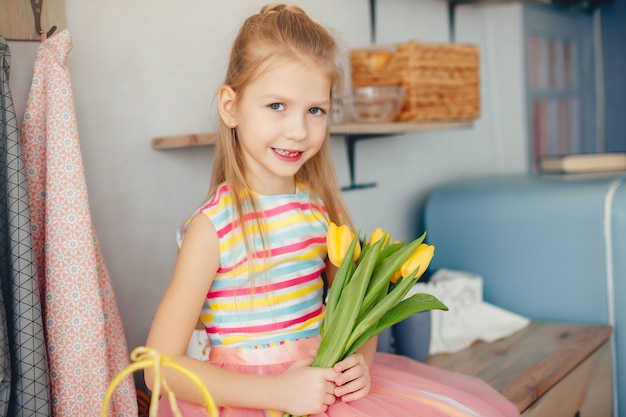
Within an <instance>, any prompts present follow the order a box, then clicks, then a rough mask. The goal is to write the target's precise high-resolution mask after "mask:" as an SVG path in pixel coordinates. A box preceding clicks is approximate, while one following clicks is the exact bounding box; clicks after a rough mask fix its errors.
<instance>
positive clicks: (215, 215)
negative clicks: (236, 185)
mask: <svg viewBox="0 0 626 417" xmlns="http://www.w3.org/2000/svg"><path fill="white" fill-rule="evenodd" d="M231 201H232V196H231V191H230V188H229V187H228V185H226V184H222V185H220V186H219V187H218V188H217V189H216V190H215V192H214V193H213V194H212V195H210V196H209V198H208V200H207V201H206V202H205V203H204V204H202V205H201V206H200V207H199V208H198V209H196V210H195V211H194V212H193V213H192V214H191V216H189V217H188V218H187V220H186V221H185V223H183V224H182V225H181V226H180V227H179V228H178V230H177V232H176V240H177V242H178V245H179V246H180V245H181V244H182V241H183V238H184V236H185V234H186V232H187V229H188V228H189V224H190V223H191V220H192V219H193V218H194V217H196V216H198V215H201V216H205V217H207V218H208V219H209V220H210V221H211V223H212V224H213V227H214V228H215V229H216V230H218V229H220V228H221V227H222V226H223V224H225V223H228V222H231V221H232V205H231Z"/></svg>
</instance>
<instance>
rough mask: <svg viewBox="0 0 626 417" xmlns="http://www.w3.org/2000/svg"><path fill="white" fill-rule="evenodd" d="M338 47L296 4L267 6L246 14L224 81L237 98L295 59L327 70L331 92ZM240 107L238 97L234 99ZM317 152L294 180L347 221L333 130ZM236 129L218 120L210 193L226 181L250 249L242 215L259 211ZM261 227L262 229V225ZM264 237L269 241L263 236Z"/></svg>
mask: <svg viewBox="0 0 626 417" xmlns="http://www.w3.org/2000/svg"><path fill="white" fill-rule="evenodd" d="M338 53H339V48H338V45H337V42H336V41H335V39H334V38H333V36H332V35H331V34H330V33H329V32H328V31H327V30H326V29H325V28H323V27H322V26H321V25H319V24H318V23H316V22H314V21H313V20H312V19H311V18H310V17H309V16H308V15H307V14H306V13H305V12H304V11H303V10H302V9H301V8H299V7H297V6H292V5H284V4H272V5H267V6H264V7H263V8H262V9H261V11H260V12H259V13H258V14H255V15H252V16H250V17H248V18H247V19H246V20H245V22H244V23H243V25H242V27H241V29H240V30H239V33H238V34H237V37H236V39H235V41H234V43H233V46H232V50H231V54H230V61H229V64H228V69H227V73H226V77H225V80H224V84H225V85H227V86H229V87H230V88H232V89H233V91H235V93H237V94H236V98H235V100H238V99H239V98H240V97H241V96H242V95H243V94H245V89H246V87H247V86H248V85H249V84H250V82H252V81H254V80H255V78H256V77H258V76H259V75H260V74H259V68H264V67H267V65H268V64H270V63H271V62H273V61H275V60H277V59H288V60H296V61H299V62H302V63H305V64H306V65H307V66H316V67H318V68H320V69H321V70H323V71H325V72H326V74H327V75H328V77H329V79H330V80H331V86H332V87H331V92H330V93H331V96H332V94H333V93H334V92H335V91H339V89H340V88H341V82H342V76H343V71H342V69H341V67H340V65H339V64H338ZM234 105H235V106H236V101H235V103H234ZM326 135H327V136H326V140H325V141H324V144H323V145H322V147H321V149H320V150H319V152H318V153H317V154H316V155H315V156H313V157H312V158H311V159H310V160H308V161H307V162H306V163H305V164H304V165H303V166H302V167H301V169H300V170H299V172H298V173H297V174H296V181H297V182H299V183H302V184H304V185H306V186H307V188H308V190H310V192H312V193H313V194H314V195H317V196H319V198H321V200H322V202H323V203H324V204H325V206H326V208H327V210H328V214H329V219H330V220H331V221H333V222H335V223H337V224H349V225H351V226H352V221H351V219H350V217H349V215H348V212H347V210H346V207H345V204H344V202H343V199H342V196H341V192H340V190H339V187H338V184H337V179H336V177H335V171H334V167H333V163H332V155H331V150H330V143H329V142H330V132H329V131H327V133H326ZM239 146H240V145H239V142H238V140H237V132H236V130H235V129H234V128H229V127H228V126H227V125H226V124H225V123H224V121H223V120H220V126H219V138H218V140H217V143H216V148H215V157H214V163H213V172H212V175H211V185H210V189H209V194H210V195H212V194H213V193H214V192H215V191H216V190H217V188H218V187H219V186H220V185H221V184H223V183H226V184H227V185H228V186H229V187H230V189H231V194H232V196H233V204H234V206H235V209H236V212H237V215H238V217H239V219H240V227H241V231H242V233H243V236H244V242H245V243H246V249H247V250H248V253H250V251H249V247H248V239H247V236H246V231H245V229H246V227H245V225H244V223H243V219H244V214H245V213H247V212H250V211H258V210H257V206H258V205H257V204H256V203H255V201H254V196H253V195H252V194H251V193H248V192H247V191H246V190H247V189H248V188H249V187H248V183H247V181H246V167H245V165H244V162H243V159H242V157H241V152H240V147H239ZM258 226H259V230H261V231H262V230H263V227H262V225H261V224H260V223H259V224H258ZM263 241H265V239H263Z"/></svg>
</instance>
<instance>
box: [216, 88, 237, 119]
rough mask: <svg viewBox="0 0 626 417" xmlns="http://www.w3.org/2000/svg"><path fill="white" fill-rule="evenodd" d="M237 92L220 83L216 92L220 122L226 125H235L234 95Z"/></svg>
mask: <svg viewBox="0 0 626 417" xmlns="http://www.w3.org/2000/svg"><path fill="white" fill-rule="evenodd" d="M236 96H237V93H235V91H234V90H233V89H232V88H230V86H228V85H222V86H221V87H220V89H219V91H218V92H217V101H218V109H219V112H220V117H221V119H222V122H224V124H225V125H226V126H228V127H236V126H237V115H236V113H235V97H236Z"/></svg>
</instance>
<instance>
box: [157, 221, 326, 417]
mask: <svg viewBox="0 0 626 417" xmlns="http://www.w3.org/2000/svg"><path fill="white" fill-rule="evenodd" d="M218 267H219V241H218V238H217V233H216V231H215V228H214V227H213V225H212V223H211V222H210V220H209V219H208V218H207V217H206V216H204V215H202V214H199V215H196V216H195V217H194V218H193V219H192V220H191V223H190V224H189V228H188V230H187V232H186V234H185V239H184V242H183V244H182V246H181V248H180V251H179V254H178V259H177V261H176V266H175V268H174V273H173V275H172V279H171V281H170V283H169V286H168V287H167V289H166V291H165V294H164V296H163V298H162V300H161V303H160V304H159V306H158V308H157V311H156V314H155V316H154V319H153V322H152V326H151V328H150V332H149V334H148V339H147V343H146V344H147V345H148V346H150V347H153V348H154V349H156V350H157V351H158V352H159V353H161V354H164V355H169V356H170V357H171V358H172V359H173V360H175V361H177V362H178V363H180V364H181V365H184V366H186V367H187V368H188V369H190V370H191V371H193V372H194V373H196V374H197V375H198V376H199V377H200V379H201V380H202V381H203V383H204V384H205V386H206V387H207V389H208V390H209V392H210V393H211V395H212V397H213V398H214V400H215V402H216V404H217V405H218V406H234V407H245V408H257V409H278V410H283V411H287V412H290V413H292V414H294V415H304V414H315V413H320V412H323V411H325V409H326V407H327V405H329V404H332V402H334V400H335V398H334V396H333V395H332V393H333V390H334V387H335V385H334V382H333V381H334V379H335V377H336V375H337V373H336V372H335V371H334V370H333V369H326V368H312V367H310V366H308V365H310V362H311V360H302V361H298V362H296V363H295V364H294V365H293V366H292V367H291V368H289V369H288V370H287V372H285V373H284V374H282V375H275V376H268V375H247V374H240V373H237V372H233V371H229V370H225V369H222V368H219V367H216V366H213V365H211V364H209V363H208V362H204V361H200V360H196V359H193V358H189V357H187V356H186V355H185V353H186V351H187V347H188V344H189V340H190V338H191V335H192V332H193V330H194V328H195V326H196V323H197V321H198V317H199V316H200V312H201V309H202V304H203V303H204V300H205V297H206V294H207V292H208V291H209V288H210V287H211V283H212V281H213V278H214V276H215V273H216V271H217V269H218ZM162 375H163V377H165V379H166V380H167V383H168V385H169V387H170V388H171V389H172V390H173V391H174V393H175V394H176V397H177V398H178V399H181V400H185V401H189V402H193V403H197V404H202V403H203V401H204V399H203V397H202V395H201V393H200V392H199V391H198V389H197V388H196V387H195V386H194V385H193V383H192V382H191V381H189V380H188V379H187V377H186V376H184V375H182V374H180V373H179V372H178V371H175V370H172V369H168V368H164V369H162ZM153 377H154V375H153V373H152V371H151V370H150V369H146V371H145V380H146V385H147V386H148V388H152V386H153V383H154V381H153Z"/></svg>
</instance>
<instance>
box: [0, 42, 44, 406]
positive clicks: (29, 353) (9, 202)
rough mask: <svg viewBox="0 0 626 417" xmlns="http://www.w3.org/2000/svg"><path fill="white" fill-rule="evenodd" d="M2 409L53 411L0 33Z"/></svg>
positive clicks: (6, 54)
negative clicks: (51, 409)
mask: <svg viewBox="0 0 626 417" xmlns="http://www.w3.org/2000/svg"><path fill="white" fill-rule="evenodd" d="M0 64H1V68H0V90H1V91H0V104H1V105H2V106H1V114H0V278H1V279H2V292H1V296H2V297H1V299H0V315H2V316H3V317H2V319H3V320H2V328H1V329H0V330H1V331H2V334H1V335H0V355H1V358H0V377H1V378H2V380H1V381H0V413H1V415H2V416H11V417H13V416H24V417H31V416H33V417H40V416H41V417H48V416H50V401H49V386H48V374H47V369H48V367H47V358H46V344H45V336H44V330H43V318H42V311H41V301H40V294H39V285H38V279H37V270H36V268H35V265H34V256H33V245H32V236H31V223H30V211H29V204H28V189H27V184H26V178H25V175H24V162H23V159H22V148H21V145H20V143H19V135H18V130H17V121H16V118H15V111H14V108H13V100H12V98H11V93H10V91H9V65H10V51H9V47H8V44H7V43H6V41H5V40H4V38H3V37H2V36H0Z"/></svg>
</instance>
